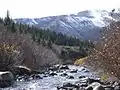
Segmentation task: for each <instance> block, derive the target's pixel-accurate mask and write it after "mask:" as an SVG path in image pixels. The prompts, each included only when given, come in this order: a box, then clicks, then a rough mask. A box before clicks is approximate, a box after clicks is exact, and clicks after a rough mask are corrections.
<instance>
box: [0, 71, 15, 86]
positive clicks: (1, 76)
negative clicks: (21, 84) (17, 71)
mask: <svg viewBox="0 0 120 90" xmlns="http://www.w3.org/2000/svg"><path fill="white" fill-rule="evenodd" d="M13 83H14V76H13V74H12V73H11V72H9V71H5V72H0V87H1V88H4V87H9V86H11V85H12V84H13Z"/></svg>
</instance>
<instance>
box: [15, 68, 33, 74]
mask: <svg viewBox="0 0 120 90" xmlns="http://www.w3.org/2000/svg"><path fill="white" fill-rule="evenodd" d="M13 70H14V71H13V72H14V74H15V75H31V69H29V68H27V67H26V66H14V67H13Z"/></svg>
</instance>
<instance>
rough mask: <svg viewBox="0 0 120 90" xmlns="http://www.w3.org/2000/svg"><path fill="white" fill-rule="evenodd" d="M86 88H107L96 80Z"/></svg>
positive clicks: (95, 89)
mask: <svg viewBox="0 0 120 90" xmlns="http://www.w3.org/2000/svg"><path fill="white" fill-rule="evenodd" d="M92 88H93V89H92ZM86 90H105V89H104V87H102V86H101V84H100V83H98V82H94V83H92V84H90V85H88V86H87V87H86Z"/></svg>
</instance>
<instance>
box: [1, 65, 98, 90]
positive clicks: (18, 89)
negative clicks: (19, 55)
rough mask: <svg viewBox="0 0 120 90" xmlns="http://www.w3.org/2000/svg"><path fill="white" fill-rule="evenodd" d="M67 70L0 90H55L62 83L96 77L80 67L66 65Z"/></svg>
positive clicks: (16, 83) (93, 73) (20, 82)
mask: <svg viewBox="0 0 120 90" xmlns="http://www.w3.org/2000/svg"><path fill="white" fill-rule="evenodd" d="M68 66H69V68H70V69H69V70H62V72H61V71H60V72H56V73H57V75H56V76H48V77H43V76H44V75H43V74H41V75H40V76H41V77H43V79H38V80H30V81H17V82H15V84H14V85H13V86H12V87H9V88H4V89H2V90H57V88H56V87H57V86H62V85H63V84H64V83H67V82H69V83H76V82H79V81H82V80H83V81H84V80H85V79H86V78H88V77H90V78H97V77H98V76H97V75H96V74H95V72H90V70H89V69H86V68H84V67H80V66H74V65H68ZM76 69H77V70H78V71H77V73H70V71H72V70H76ZM63 73H66V74H68V75H69V76H73V77H74V79H69V78H67V77H63V76H61V74H63ZM79 76H86V78H82V79H79ZM0 90H1V89H0Z"/></svg>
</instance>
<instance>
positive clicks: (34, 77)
mask: <svg viewBox="0 0 120 90" xmlns="http://www.w3.org/2000/svg"><path fill="white" fill-rule="evenodd" d="M31 77H32V78H33V79H43V78H42V77H41V76H40V75H38V74H33V75H32V76H31Z"/></svg>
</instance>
